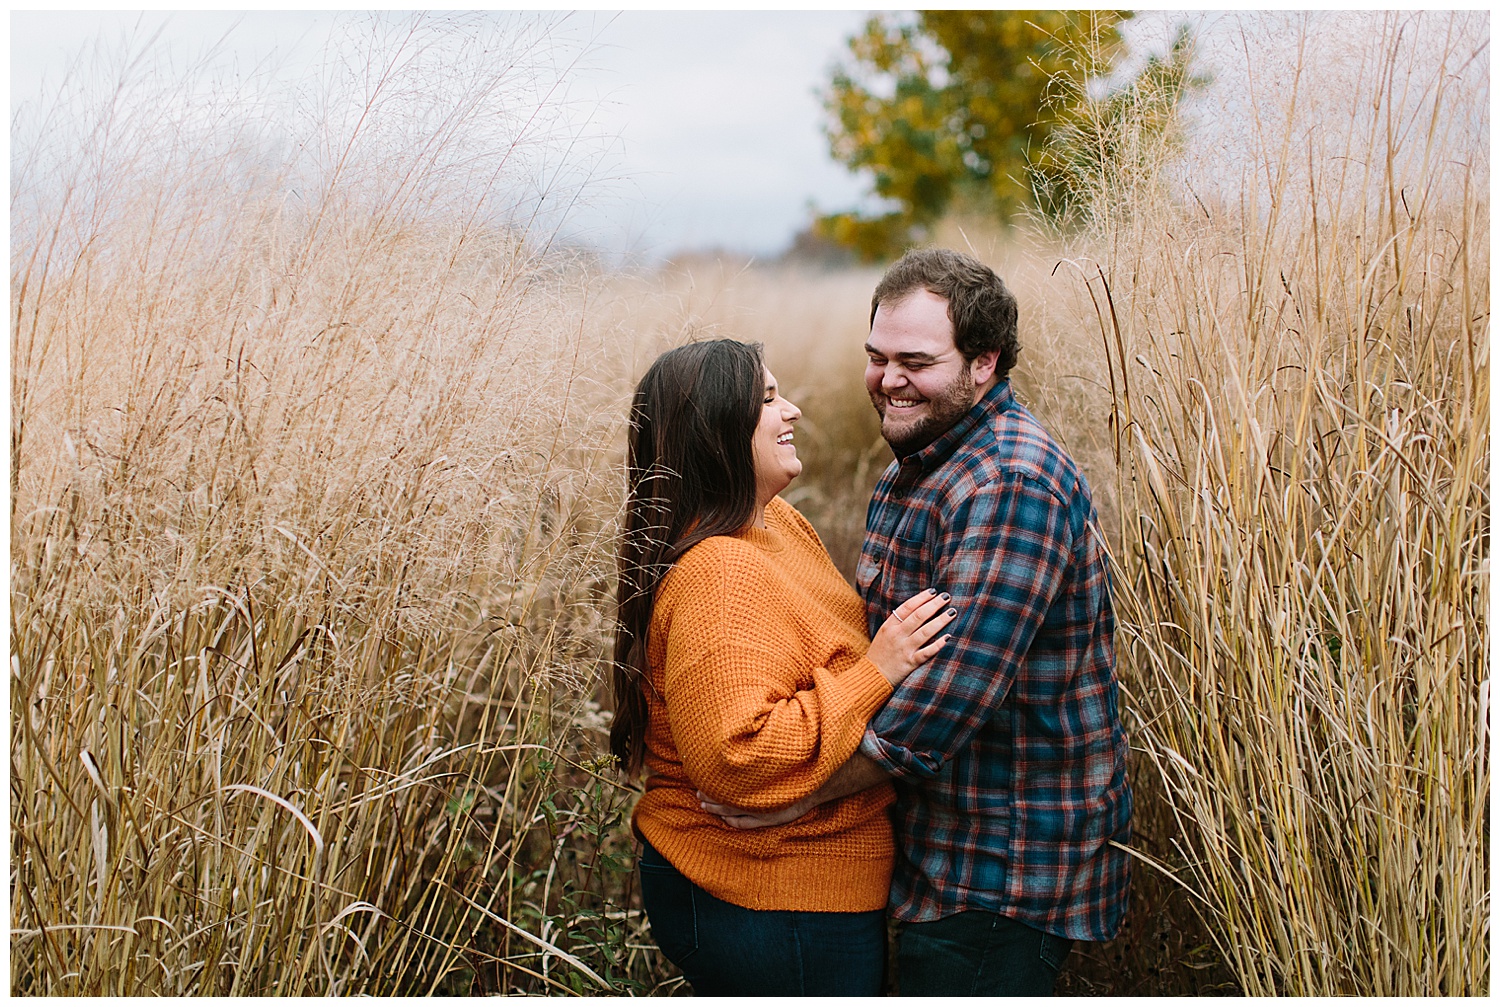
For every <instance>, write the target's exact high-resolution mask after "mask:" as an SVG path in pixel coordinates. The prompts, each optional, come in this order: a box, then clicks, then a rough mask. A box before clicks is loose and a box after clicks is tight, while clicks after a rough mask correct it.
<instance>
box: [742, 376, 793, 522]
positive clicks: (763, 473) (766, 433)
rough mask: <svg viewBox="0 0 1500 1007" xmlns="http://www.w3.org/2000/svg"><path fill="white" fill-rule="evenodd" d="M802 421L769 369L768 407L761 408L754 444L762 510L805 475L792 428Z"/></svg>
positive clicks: (766, 394) (758, 498) (757, 493)
mask: <svg viewBox="0 0 1500 1007" xmlns="http://www.w3.org/2000/svg"><path fill="white" fill-rule="evenodd" d="M801 418H802V410H800V409H798V408H797V407H796V406H794V405H792V403H790V402H788V401H787V400H786V399H784V398H782V397H781V393H780V392H779V391H777V388H776V377H775V376H774V375H773V374H772V373H771V372H770V370H769V369H767V370H766V392H765V405H764V406H762V407H761V410H760V425H759V426H757V427H756V428H755V437H754V439H753V440H752V441H751V447H752V448H753V450H754V452H755V497H756V501H757V502H758V504H759V506H761V507H765V505H766V504H768V503H770V502H771V498H772V497H774V496H775V495H776V494H778V493H780V492H781V491H782V490H784V489H786V488H787V487H788V486H790V485H791V482H792V480H793V479H795V478H797V476H798V475H800V474H801V473H802V459H800V458H798V457H797V448H796V447H795V446H794V445H793V444H792V425H793V424H794V423H796V422H797V421H798V420H800V419H801Z"/></svg>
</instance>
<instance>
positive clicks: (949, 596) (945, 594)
mask: <svg viewBox="0 0 1500 1007" xmlns="http://www.w3.org/2000/svg"><path fill="white" fill-rule="evenodd" d="M952 597H953V595H951V594H949V593H948V592H947V591H944V592H943V600H944V601H948V600H949V599H951V598H952Z"/></svg>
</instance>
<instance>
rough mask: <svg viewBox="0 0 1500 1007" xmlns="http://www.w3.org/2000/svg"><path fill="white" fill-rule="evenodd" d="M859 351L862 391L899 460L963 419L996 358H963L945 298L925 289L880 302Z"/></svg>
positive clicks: (982, 389) (993, 355)
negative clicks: (864, 359)
mask: <svg viewBox="0 0 1500 1007" xmlns="http://www.w3.org/2000/svg"><path fill="white" fill-rule="evenodd" d="M865 353H866V354H867V355H868V357H869V360H868V362H867V363H866V364H865V388H866V389H867V390H868V391H869V393H870V401H871V402H873V403H874V404H875V411H876V412H878V413H880V432H881V434H882V435H883V436H884V437H885V439H886V442H887V443H888V444H890V446H891V450H892V451H894V452H896V454H898V455H909V454H911V453H912V452H914V451H920V450H921V449H922V448H925V447H926V446H927V445H929V444H931V443H932V442H933V441H935V440H937V439H938V438H939V437H941V436H942V435H943V434H944V433H946V432H947V431H948V430H949V428H951V427H952V426H953V424H955V423H957V422H958V421H959V420H960V419H962V418H963V416H964V414H965V413H967V412H968V411H969V410H970V409H971V408H973V406H974V403H976V402H978V401H979V399H980V398H981V397H982V396H983V394H984V392H986V391H988V390H989V388H990V385H991V383H992V382H991V380H990V379H991V378H992V377H993V375H994V372H995V359H996V357H997V354H996V353H995V352H993V351H991V352H987V353H981V354H980V355H979V356H977V357H975V358H974V360H973V361H966V360H964V358H963V354H961V353H959V352H958V347H957V346H955V345H954V344H953V323H952V322H951V321H949V320H948V299H947V298H945V297H939V296H938V295H937V294H934V293H932V292H931V291H930V290H916V291H914V292H912V293H910V294H907V295H906V296H905V297H903V298H901V299H900V300H898V301H892V302H889V303H886V302H882V303H881V305H880V307H879V309H877V310H876V312H875V321H874V323H873V324H872V325H871V326H870V338H869V340H868V341H866V343H865Z"/></svg>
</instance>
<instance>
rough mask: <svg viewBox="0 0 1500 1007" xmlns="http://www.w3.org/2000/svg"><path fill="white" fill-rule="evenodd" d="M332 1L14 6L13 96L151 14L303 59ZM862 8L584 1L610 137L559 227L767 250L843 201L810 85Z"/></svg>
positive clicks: (586, 88) (177, 43)
mask: <svg viewBox="0 0 1500 1007" xmlns="http://www.w3.org/2000/svg"><path fill="white" fill-rule="evenodd" d="M333 17H334V15H331V14H326V13H324V14H315V13H301V12H295V13H292V12H248V13H242V14H232V13H223V12H176V13H173V14H170V15H167V14H148V15H141V14H139V13H116V12H111V13H105V14H100V13H78V12H64V13H44V12H14V13H12V15H11V79H12V104H13V106H14V105H15V103H17V102H20V101H25V100H28V99H30V98H31V97H32V96H33V95H35V94H37V93H38V89H39V88H41V87H44V86H46V85H47V84H49V83H50V84H51V85H52V86H55V84H56V82H57V80H58V79H60V77H61V76H62V74H63V72H64V70H65V68H66V67H67V66H68V65H69V62H70V60H73V59H75V58H76V57H77V56H78V55H79V54H80V53H84V52H88V51H91V49H90V46H91V45H92V44H93V41H94V40H95V39H97V38H100V37H101V36H102V37H103V39H105V41H106V42H107V43H108V44H114V43H115V40H119V39H121V38H123V37H125V36H126V35H128V34H131V33H134V34H135V37H136V38H137V39H138V40H139V39H141V38H145V37H149V35H150V34H151V33H152V32H154V31H156V30H157V29H158V28H160V29H161V32H162V35H161V40H160V42H159V43H158V44H159V45H160V46H164V47H167V48H170V49H171V50H173V51H174V52H179V53H181V54H182V55H183V56H184V57H189V56H191V55H193V54H194V53H196V52H197V51H200V50H201V49H203V48H204V47H206V46H207V45H209V44H210V43H213V42H215V41H216V40H218V39H219V38H220V37H221V36H223V35H224V34H225V33H226V32H229V33H230V34H229V41H230V45H229V46H228V49H229V51H230V52H231V53H233V55H234V56H235V58H237V59H238V60H240V61H241V62H242V64H243V65H247V66H249V65H254V64H255V63H257V62H258V61H260V60H261V59H262V58H264V57H266V56H267V55H270V54H272V53H273V52H274V53H275V54H276V56H277V58H278V59H280V60H281V61H282V65H283V66H284V71H283V72H284V73H290V74H295V73H296V72H298V68H299V67H306V66H307V65H308V64H309V63H310V61H311V60H312V59H314V58H315V56H316V55H317V53H318V52H319V51H320V50H321V48H322V45H323V43H324V42H325V41H326V39H327V35H328V31H329V28H330V26H331V24H332V21H333ZM865 17H866V15H865V14H864V12H860V11H833V12H828V11H824V12H808V13H800V12H799V13H790V12H780V13H778V12H724V13H695V12H646V11H626V12H620V13H594V12H585V13H580V14H574V15H571V16H570V17H569V18H568V19H567V21H566V23H565V24H564V25H563V26H562V28H561V33H562V36H563V37H564V38H565V39H566V40H567V41H568V43H569V44H570V45H573V46H576V48H577V50H578V51H579V52H580V53H582V59H581V60H580V63H579V65H578V67H577V69H575V70H574V71H573V73H572V90H571V96H572V98H573V100H574V101H575V103H577V104H578V105H579V106H580V107H582V106H588V107H589V108H591V109H592V114H593V119H594V125H595V127H597V132H599V133H601V134H605V135H609V136H613V137H617V138H618V140H617V143H615V144H614V145H613V146H612V148H611V150H610V154H609V157H608V159H607V168H608V170H607V171H606V172H605V173H604V174H605V176H606V177H605V179H604V180H602V181H600V182H597V183H595V184H594V185H593V187H592V190H591V197H590V198H589V199H588V200H587V201H586V202H585V203H584V204H583V205H581V206H580V207H577V208H575V209H574V210H573V211H572V213H571V215H570V218H569V224H570V226H569V227H568V230H569V231H570V232H572V233H573V234H587V235H588V236H589V237H590V238H591V240H592V241H593V242H594V243H595V244H597V245H599V246H601V247H602V248H604V249H605V250H607V251H609V252H611V253H614V254H632V255H637V256H642V257H645V258H654V257H659V256H663V255H668V254H671V253H672V252H674V251H677V250H680V249H684V248H699V247H724V248H728V249H732V250H736V251H743V252H749V253H753V254H758V255H774V254H775V253H777V252H780V251H781V250H782V249H784V248H785V247H786V246H787V244H788V243H789V242H790V240H791V238H792V235H793V234H794V233H795V232H796V231H797V230H798V229H800V228H801V227H802V226H804V225H805V224H806V222H807V220H808V219H809V210H808V207H809V205H812V204H816V205H817V206H818V207H819V208H821V209H823V210H834V209H843V208H847V207H849V206H852V205H854V204H855V203H856V202H857V201H858V199H859V196H860V194H861V191H862V186H861V183H860V181H859V180H858V179H856V178H855V177H853V176H852V175H850V174H849V173H848V172H846V171H845V170H844V169H843V168H842V167H840V166H839V165H837V164H835V163H834V162H833V161H832V160H830V159H829V157H828V154H827V146H826V142H825V140H824V139H823V135H822V132H821V124H822V112H821V108H820V104H819V101H818V98H817V96H816V93H815V91H816V89H817V88H818V87H820V86H822V85H823V84H824V83H825V82H826V80H827V79H828V70H829V67H830V65H831V64H832V63H833V62H834V61H835V60H836V59H838V58H839V57H840V54H841V52H842V51H843V50H844V43H845V39H846V38H847V37H848V36H850V35H852V34H853V33H855V32H856V31H858V30H859V28H860V26H861V25H862V24H863V22H864V19H865Z"/></svg>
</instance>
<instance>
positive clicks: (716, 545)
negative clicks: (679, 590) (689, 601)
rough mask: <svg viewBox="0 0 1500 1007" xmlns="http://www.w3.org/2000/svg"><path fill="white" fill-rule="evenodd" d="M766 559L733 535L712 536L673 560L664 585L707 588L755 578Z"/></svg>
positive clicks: (760, 571) (764, 564)
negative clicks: (688, 585) (691, 585)
mask: <svg viewBox="0 0 1500 1007" xmlns="http://www.w3.org/2000/svg"><path fill="white" fill-rule="evenodd" d="M766 566H767V564H766V557H765V554H764V553H762V552H761V551H760V550H759V549H757V548H756V547H755V546H753V545H752V544H750V543H749V542H746V541H744V540H743V539H741V538H737V537H735V536H733V535H712V536H710V537H708V538H706V539H704V540H703V541H702V542H699V543H697V544H696V545H694V546H693V547H692V548H691V549H689V550H688V551H687V552H685V553H683V554H682V555H681V556H679V557H678V558H677V562H675V563H673V564H672V569H671V570H670V571H668V573H667V577H666V580H665V581H663V585H662V586H663V587H666V585H667V583H668V582H673V583H674V584H677V585H682V584H694V585H698V586H700V587H708V586H710V585H712V584H716V583H732V582H735V581H743V580H744V579H746V578H755V577H759V576H761V575H762V574H764V573H765V572H766Z"/></svg>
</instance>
